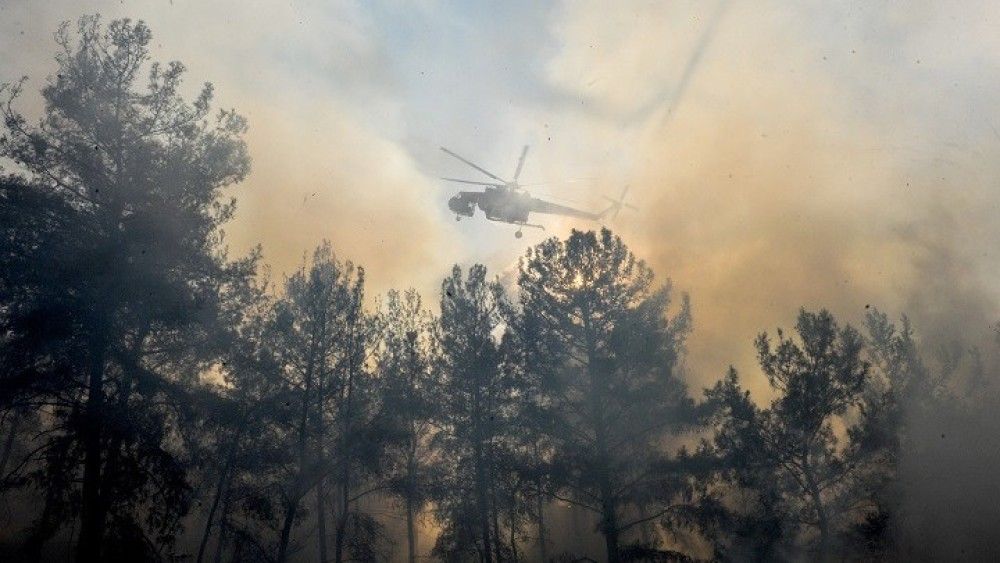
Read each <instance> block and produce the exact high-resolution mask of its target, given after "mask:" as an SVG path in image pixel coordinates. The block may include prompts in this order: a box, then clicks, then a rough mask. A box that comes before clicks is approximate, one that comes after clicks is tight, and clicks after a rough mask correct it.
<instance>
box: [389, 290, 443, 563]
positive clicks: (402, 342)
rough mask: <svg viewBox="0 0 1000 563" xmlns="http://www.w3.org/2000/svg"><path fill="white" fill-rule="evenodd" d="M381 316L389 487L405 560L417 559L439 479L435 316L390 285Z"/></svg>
mask: <svg viewBox="0 0 1000 563" xmlns="http://www.w3.org/2000/svg"><path fill="white" fill-rule="evenodd" d="M381 317H382V323H381V325H382V339H381V340H382V343H381V344H382V345H381V346H380V353H379V355H378V366H379V367H378V374H379V378H380V380H381V381H380V383H381V390H382V398H381V404H382V409H381V410H382V413H381V418H382V419H383V420H384V423H385V427H386V429H387V430H389V431H390V434H389V435H387V436H386V438H388V440H387V443H386V448H387V454H388V455H387V458H388V464H387V475H386V477H387V478H388V481H389V487H390V489H391V491H392V492H393V493H394V494H395V495H397V496H398V497H399V498H400V499H402V503H403V508H404V511H405V516H406V547H407V561H409V563H415V562H416V560H417V551H416V550H417V524H418V520H419V518H420V513H421V511H422V510H423V509H424V508H425V506H426V505H427V504H428V503H429V502H430V500H431V497H432V492H433V487H434V484H435V483H436V482H438V481H439V480H440V476H439V473H440V469H441V462H440V459H439V456H438V455H437V454H438V447H437V444H436V442H437V438H438V437H439V432H438V428H439V427H440V424H439V422H440V416H439V413H438V407H439V405H440V400H439V396H440V393H441V391H442V389H441V381H440V377H439V375H440V373H441V370H440V357H439V350H440V347H439V345H438V331H437V325H436V319H434V317H433V316H432V315H431V314H430V312H428V311H427V310H426V309H424V307H423V304H422V302H421V299H420V295H419V294H418V293H417V292H416V291H414V290H412V289H411V290H408V291H406V292H403V293H400V292H397V291H390V292H389V294H388V296H387V297H386V302H385V305H384V309H383V310H382V312H381Z"/></svg>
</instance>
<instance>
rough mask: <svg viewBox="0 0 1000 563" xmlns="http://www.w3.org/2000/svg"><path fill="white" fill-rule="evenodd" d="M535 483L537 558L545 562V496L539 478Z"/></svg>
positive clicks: (546, 556) (546, 559) (546, 555)
mask: <svg viewBox="0 0 1000 563" xmlns="http://www.w3.org/2000/svg"><path fill="white" fill-rule="evenodd" d="M536 485H537V487H536V494H535V499H536V502H537V506H536V510H537V511H538V557H539V559H538V560H539V561H541V562H542V563H545V562H546V561H548V554H547V553H546V552H545V498H544V497H543V496H542V480H541V478H539V479H538V481H537V483H536Z"/></svg>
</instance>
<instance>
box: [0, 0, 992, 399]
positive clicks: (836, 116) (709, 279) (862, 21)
mask: <svg viewBox="0 0 1000 563" xmlns="http://www.w3.org/2000/svg"><path fill="white" fill-rule="evenodd" d="M83 13H100V14H102V15H103V16H104V17H105V19H111V18H116V17H123V16H128V17H132V18H135V19H143V20H145V21H146V22H147V23H148V24H149V25H150V26H151V28H152V30H153V33H154V39H153V54H154V57H155V58H157V59H159V60H173V59H179V60H181V61H183V62H184V63H185V64H186V65H187V67H188V69H189V73H188V78H187V79H188V85H189V86H190V89H191V92H192V93H194V92H196V91H197V89H198V87H199V85H200V84H201V82H204V81H211V82H213V83H214V84H215V86H216V93H217V101H218V102H219V104H221V105H222V106H225V107H235V108H236V109H238V110H239V111H240V112H241V113H243V114H244V115H245V116H246V117H247V118H248V119H249V121H250V126H251V129H250V133H249V136H248V142H249V145H250V151H251V155H252V158H253V172H252V173H251V175H250V177H249V178H248V179H247V180H246V181H245V182H244V183H243V184H242V185H240V186H237V187H236V188H234V190H233V192H234V195H236V196H237V197H238V198H239V201H240V206H239V211H238V214H237V218H236V220H235V221H234V222H233V223H232V224H230V225H229V226H228V227H227V233H228V237H229V241H230V244H231V246H232V248H233V250H234V251H237V252H243V251H246V250H247V249H249V248H250V247H252V246H253V245H254V244H256V243H258V242H259V243H261V244H263V247H264V254H265V258H266V261H267V262H268V263H269V264H270V265H271V266H272V268H273V270H274V272H275V273H276V274H280V273H281V272H287V271H289V270H291V269H293V268H295V267H296V266H297V265H298V264H300V263H301V261H302V257H303V254H304V253H305V252H306V251H308V250H309V249H311V248H312V247H314V246H315V245H316V244H317V243H318V242H319V241H320V240H321V239H324V238H327V239H330V240H331V241H332V242H333V244H334V246H335V248H336V249H337V252H338V254H339V255H340V256H341V257H342V258H349V259H353V260H355V261H357V262H360V263H362V264H363V265H365V266H366V268H367V269H368V272H369V278H370V280H371V281H372V284H373V290H374V291H375V292H381V291H384V290H385V289H387V288H389V287H404V286H411V285H412V286H416V287H417V288H419V289H421V290H422V291H424V292H425V293H435V294H436V291H437V287H438V283H439V280H440V278H441V277H443V275H444V274H445V273H446V272H447V270H448V268H449V266H450V265H451V264H453V263H456V262H458V263H461V264H470V263H472V262H476V261H479V262H484V263H486V264H487V265H488V266H489V267H491V268H492V269H493V271H494V272H497V273H499V274H501V275H504V276H505V277H506V278H507V279H510V278H511V272H512V271H513V270H514V269H515V268H516V261H517V258H518V257H519V256H520V255H521V254H522V253H523V251H524V249H525V247H526V245H527V244H529V243H534V242H537V241H539V240H541V239H542V238H543V237H544V236H548V235H552V234H556V235H563V234H566V233H567V232H568V230H569V229H570V228H572V227H577V228H591V227H593V226H594V225H593V224H587V223H585V222H580V221H574V220H559V219H555V218H545V217H541V218H540V219H539V221H540V222H542V223H544V224H545V226H546V228H547V231H546V232H545V233H541V232H535V231H531V232H528V231H526V233H525V238H523V239H521V240H520V241H518V240H515V239H514V237H513V231H514V228H513V227H509V226H506V225H498V224H493V223H487V222H485V221H484V220H483V218H482V215H481V214H480V215H478V216H477V218H476V219H475V220H466V221H462V222H458V223H456V222H455V221H454V217H453V216H452V215H451V214H450V213H449V212H448V210H447V207H446V202H447V199H448V197H449V196H450V195H451V193H452V192H453V191H455V190H456V189H458V186H455V185H448V184H446V183H445V182H443V181H441V180H439V179H438V177H439V176H459V177H467V178H471V179H479V178H477V177H476V176H475V172H474V171H471V170H469V169H467V168H465V167H463V166H462V165H461V164H460V163H458V162H456V161H454V160H451V159H449V158H448V157H447V156H446V155H445V154H443V153H441V152H440V151H438V150H437V148H438V146H439V145H445V146H447V147H449V148H451V149H453V150H455V151H457V152H459V153H460V154H463V155H465V156H466V157H468V158H470V159H472V160H474V161H476V162H478V163H480V164H482V165H484V166H485V167H486V168H488V169H491V170H493V171H495V172H497V173H498V174H499V175H501V176H507V175H510V174H512V172H513V169H514V166H515V162H516V158H517V155H518V153H519V151H520V148H521V146H522V145H524V144H530V145H531V147H532V148H531V152H530V153H529V155H528V160H527V163H526V166H525V170H524V172H523V174H522V181H523V182H526V183H533V182H548V184H546V185H543V186H539V187H537V188H534V187H533V188H531V189H532V190H533V193H534V194H535V195H539V196H548V195H551V196H552V197H554V198H556V199H555V200H556V201H558V202H561V203H569V204H573V205H575V206H578V207H582V208H585V209H594V210H596V209H600V208H601V202H602V201H603V200H601V199H600V196H602V195H613V196H614V195H617V194H619V193H620V192H621V190H622V189H623V188H624V187H625V186H626V185H629V186H631V191H630V193H629V201H630V202H631V203H632V204H634V205H636V206H638V207H639V208H640V210H639V211H638V212H623V213H622V214H621V215H620V216H619V217H618V218H617V219H616V220H614V221H611V222H610V223H609V226H610V227H611V228H612V229H613V230H615V231H617V232H619V233H620V234H621V235H622V236H623V237H624V238H625V240H626V242H627V243H628V244H630V245H631V247H632V248H633V250H635V252H636V253H637V254H638V255H640V256H641V257H644V258H646V259H647V260H648V261H649V262H650V264H651V265H652V266H653V267H654V269H655V271H656V272H657V274H658V275H659V276H660V277H661V279H665V278H667V277H669V278H671V279H672V280H673V283H674V285H675V287H676V288H677V289H678V290H680V291H687V292H689V293H690V295H691V298H692V301H693V308H694V314H695V332H694V335H693V337H692V341H691V346H690V357H689V365H690V367H691V372H692V379H693V381H694V382H695V385H696V386H697V385H700V384H707V383H708V382H710V381H712V380H714V379H717V378H718V377H719V376H720V375H721V374H722V373H723V370H724V368H725V367H726V365H728V364H729V363H734V364H736V365H737V367H739V368H741V369H743V370H745V371H747V372H749V373H751V374H752V373H754V370H753V369H752V366H753V361H752V360H753V356H752V350H751V340H752V338H753V336H754V335H755V334H756V333H757V332H758V331H760V330H762V329H772V330H773V328H774V327H775V326H777V325H784V326H788V325H790V324H791V323H792V322H793V321H794V315H795V313H796V311H797V309H798V308H799V307H800V306H807V307H819V306H826V307H828V308H830V309H831V310H832V311H833V312H834V313H835V314H837V315H838V316H840V317H842V318H844V319H847V320H851V321H857V320H858V319H859V318H860V317H861V315H862V313H863V312H864V308H865V306H866V305H872V306H878V307H880V308H882V309H884V310H887V311H889V312H890V313H892V314H893V315H898V314H899V313H903V312H907V313H910V315H911V316H912V317H913V318H914V320H915V321H916V323H917V326H918V329H921V330H922V331H923V332H924V333H925V334H931V335H934V336H946V337H947V336H950V335H955V336H959V334H958V332H959V331H962V332H965V333H968V332H969V331H972V332H982V333H986V332H987V331H988V330H989V326H990V323H992V322H995V321H996V320H997V319H998V318H1000V313H998V309H997V302H998V301H997V299H998V297H1000V282H997V281H996V280H997V279H1000V278H998V276H997V274H1000V261H998V258H1000V256H998V250H997V242H998V241H1000V221H997V220H996V217H997V216H998V212H1000V165H998V164H997V163H998V162H1000V107H998V106H997V105H996V98H997V92H1000V34H998V33H997V32H996V30H997V26H998V25H1000V4H997V3H996V2H993V1H989V0H963V1H961V2H958V1H955V2H942V1H933V2H932V1H929V0H927V1H922V0H914V1H910V2H867V1H861V0H855V1H848V2H836V3H831V2H822V1H818V0H816V1H807V2H794V3H793V2H779V1H774V0H753V1H750V0H730V1H728V2H727V1H722V2H718V1H715V0H705V1H701V2H694V1H675V2H596V1H595V2H586V1H574V2H565V3H560V2H555V3H543V2H534V1H527V0H525V1H517V2H513V1H512V2H459V1H452V2H448V1H437V0H422V1H418V2H402V1H374V2H347V1H340V0H291V1H288V0H284V1H277V0H274V1H264V0H218V1H213V2H204V1H199V0H172V1H171V0H142V1H129V0H50V1H46V2H37V1H34V0H0V52H4V53H10V54H16V56H12V57H5V58H4V59H2V60H0V81H6V80H14V79H17V78H18V77H20V76H21V75H24V74H27V75H28V76H29V77H30V81H29V82H28V85H27V87H26V94H25V96H24V99H22V100H21V107H23V108H24V109H26V110H28V111H29V112H30V111H33V110H34V111H37V106H38V97H37V91H38V89H39V88H40V87H41V86H42V85H43V84H44V81H45V78H46V76H48V75H50V74H51V73H52V72H54V63H53V60H52V55H53V54H54V53H55V44H54V43H53V41H52V32H53V31H54V30H55V29H56V27H57V26H58V24H59V22H60V21H63V20H75V19H76V18H77V17H78V16H79V15H81V14H83ZM543 192H544V193H543ZM533 219H534V217H533ZM432 300H433V299H432ZM762 385H763V383H762V381H761V380H760V378H754V377H751V381H750V386H751V388H754V389H755V390H760V388H761V387H762Z"/></svg>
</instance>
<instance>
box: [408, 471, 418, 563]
mask: <svg viewBox="0 0 1000 563" xmlns="http://www.w3.org/2000/svg"><path fill="white" fill-rule="evenodd" d="M415 471H416V470H415V468H414V463H413V456H412V455H411V456H410V460H409V462H408V463H407V468H406V547H407V555H408V557H407V561H408V563H416V561H417V530H416V525H415V522H414V516H415V515H414V512H415V508H414V505H413V504H414V503H413V501H414V497H415V496H416V492H417V491H416V486H415V483H414V478H415V476H414V473H415Z"/></svg>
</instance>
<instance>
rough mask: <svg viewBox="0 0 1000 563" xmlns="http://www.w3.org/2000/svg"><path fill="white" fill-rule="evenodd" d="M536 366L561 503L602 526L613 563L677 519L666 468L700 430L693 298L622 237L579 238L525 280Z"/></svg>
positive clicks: (524, 272)
mask: <svg viewBox="0 0 1000 563" xmlns="http://www.w3.org/2000/svg"><path fill="white" fill-rule="evenodd" d="M518 283H519V287H520V289H521V303H522V308H523V313H522V314H523V316H524V318H523V319H522V321H521V323H520V324H521V327H522V330H523V331H527V332H528V334H526V335H525V336H524V337H523V338H522V340H523V342H524V343H525V346H527V347H528V351H527V353H526V354H525V361H526V362H527V364H528V366H529V368H528V369H529V370H532V371H534V372H535V377H536V378H537V381H538V389H537V392H538V393H540V394H542V395H543V397H544V399H543V400H541V401H540V403H539V404H540V405H541V406H542V408H544V410H545V411H546V413H545V415H541V419H542V420H546V419H547V421H546V422H545V428H544V431H545V432H546V433H547V435H548V438H549V440H550V441H551V444H552V447H553V449H554V459H553V464H552V465H553V471H554V473H553V480H554V485H555V490H554V491H553V494H555V495H557V496H558V497H559V498H563V499H565V500H566V501H568V502H571V503H573V504H575V505H578V506H581V507H584V508H586V509H588V510H590V511H592V512H594V513H595V514H596V515H597V516H598V517H599V519H600V524H599V526H600V532H601V533H602V534H603V536H604V539H605V543H606V551H607V560H608V561H609V562H612V563H615V562H618V561H621V560H622V557H623V552H624V548H625V545H624V543H623V542H624V541H625V538H624V537H623V536H625V535H626V534H628V533H630V532H632V531H635V530H636V529H638V528H639V527H640V526H641V525H643V524H645V523H647V522H651V521H653V520H656V519H659V518H661V517H663V516H665V515H668V514H669V513H670V512H671V511H672V510H673V509H674V508H675V506H674V504H673V502H672V501H673V500H675V499H674V493H678V492H681V491H680V489H678V488H677V485H678V483H676V482H675V481H674V480H673V479H671V478H669V477H666V476H664V475H663V474H662V473H661V472H660V471H659V469H658V468H660V467H663V466H664V465H666V464H665V461H666V454H665V453H664V451H665V449H664V447H663V446H664V444H665V440H666V439H667V438H668V437H669V436H670V435H671V434H672V433H673V432H675V431H677V430H679V429H683V428H685V427H686V426H688V425H690V424H693V422H694V416H693V414H694V409H693V403H692V401H691V399H690V398H688V396H687V393H686V388H685V386H684V384H683V383H682V382H681V381H680V380H679V379H678V377H677V370H678V363H679V360H680V357H681V354H682V351H683V346H684V338H685V336H686V335H687V332H688V330H689V328H690V313H689V308H688V303H687V299H686V298H685V299H684V301H683V303H682V305H681V307H680V309H679V310H678V311H677V312H676V313H675V314H674V315H673V316H672V317H670V316H668V309H669V306H670V297H671V296H670V286H669V285H664V286H661V287H659V288H657V287H655V286H654V285H653V273H652V271H650V269H649V268H648V267H647V266H646V265H645V264H644V263H643V262H642V261H640V260H638V259H636V258H635V256H633V255H632V253H631V252H630V251H629V250H628V248H627V247H626V246H625V244H624V243H623V242H622V241H621V239H620V238H618V237H616V236H613V235H612V234H611V232H610V231H608V230H606V229H605V230H602V231H601V232H600V233H594V232H587V233H583V232H578V231H574V232H573V234H572V235H571V236H570V237H569V238H568V239H567V240H559V239H555V238H553V239H550V240H548V241H546V242H544V243H542V244H540V245H538V246H537V247H535V248H533V249H531V250H529V252H528V254H527V256H526V257H525V258H524V259H523V260H522V262H521V275H520V280H519V282H518Z"/></svg>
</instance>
